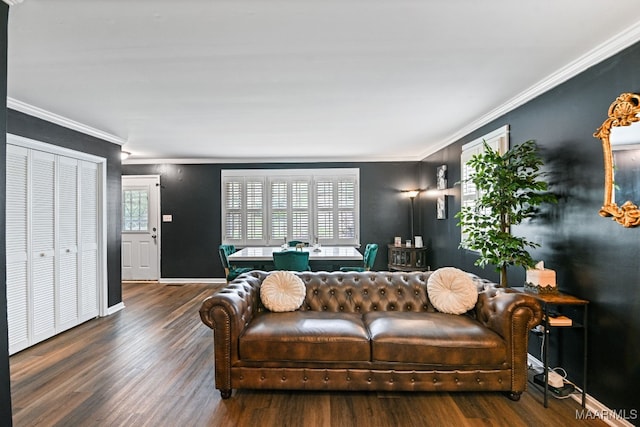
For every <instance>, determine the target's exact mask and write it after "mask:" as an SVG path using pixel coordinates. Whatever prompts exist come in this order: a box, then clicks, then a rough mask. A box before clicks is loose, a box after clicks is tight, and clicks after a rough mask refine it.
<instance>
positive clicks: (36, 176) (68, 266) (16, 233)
mask: <svg viewBox="0 0 640 427" xmlns="http://www.w3.org/2000/svg"><path fill="white" fill-rule="evenodd" d="M8 139H9V140H12V139H17V142H18V143H20V144H18V145H13V144H7V176H6V178H7V179H6V192H7V204H6V205H7V206H6V254H7V256H6V263H7V320H8V324H9V325H8V326H9V328H8V329H9V354H14V353H16V352H18V351H20V350H23V349H25V348H27V347H29V346H31V345H34V344H36V343H38V342H40V341H43V340H45V339H47V338H50V337H52V336H54V335H56V334H58V333H60V332H63V331H65V330H67V329H69V328H72V327H74V326H76V325H79V324H80V323H82V322H85V321H87V320H89V319H92V318H94V317H97V316H98V315H99V314H100V305H99V302H100V291H101V290H103V291H104V288H100V287H101V286H106V282H105V281H104V280H103V279H104V278H103V277H102V276H101V275H100V274H101V272H102V271H104V270H103V267H101V266H102V264H104V262H105V261H104V258H103V257H102V256H101V255H102V254H103V253H104V252H102V251H103V250H104V246H103V245H102V243H101V242H103V241H104V240H103V239H102V238H101V236H102V235H101V234H100V233H101V230H102V229H101V227H100V225H101V221H102V219H103V215H104V211H103V208H102V206H103V205H102V204H101V202H102V200H101V199H100V198H99V196H100V194H101V193H100V189H101V186H102V183H103V182H104V166H101V165H100V163H96V162H92V161H91V160H86V158H87V156H86V155H83V154H82V153H76V152H71V151H70V150H64V152H63V153H60V152H57V151H55V150H56V148H55V147H54V148H53V149H52V152H47V151H46V150H47V149H48V146H47V148H44V149H43V150H41V149H40V147H41V146H44V145H46V144H42V143H37V142H36V143H35V145H36V147H37V148H32V145H31V142H28V141H27V142H25V140H24V139H20V138H18V137H15V136H11V138H8ZM67 153H71V154H69V155H67ZM75 154H78V157H74V155H75ZM98 161H99V160H98Z"/></svg>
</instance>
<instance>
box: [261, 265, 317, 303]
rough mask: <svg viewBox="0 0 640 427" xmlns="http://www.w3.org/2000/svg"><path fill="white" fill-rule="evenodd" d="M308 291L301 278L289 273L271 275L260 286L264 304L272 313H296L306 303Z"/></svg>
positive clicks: (279, 272) (275, 272)
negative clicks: (305, 298)
mask: <svg viewBox="0 0 640 427" xmlns="http://www.w3.org/2000/svg"><path fill="white" fill-rule="evenodd" d="M306 292H307V289H306V288H305V286H304V282H303V281H302V279H301V278H299V277H298V276H296V275H295V274H293V273H291V272H289V271H274V272H273V273H270V274H269V275H268V276H267V277H266V278H265V279H264V280H263V281H262V285H261V286H260V298H261V299H262V304H264V306H265V307H267V308H268V309H269V310H270V311H295V310H297V309H299V308H300V306H301V305H302V303H303V302H304V297H305V294H306Z"/></svg>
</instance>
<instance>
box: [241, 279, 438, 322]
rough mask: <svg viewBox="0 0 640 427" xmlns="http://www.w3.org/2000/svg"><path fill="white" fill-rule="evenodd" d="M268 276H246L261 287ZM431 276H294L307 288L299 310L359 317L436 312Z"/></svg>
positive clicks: (260, 309)
mask: <svg viewBox="0 0 640 427" xmlns="http://www.w3.org/2000/svg"><path fill="white" fill-rule="evenodd" d="M268 274H269V273H268V272H264V271H252V272H250V273H247V274H246V275H249V276H253V277H254V278H256V279H258V280H257V282H259V283H262V280H264V279H265V278H266V277H267V275H268ZM430 274H431V272H430V271H426V272H408V273H407V272H388V271H385V272H380V271H365V272H340V271H333V272H325V271H320V272H299V273H296V275H297V276H298V277H300V278H301V279H302V281H303V282H304V284H305V286H306V288H307V295H306V297H305V300H304V302H303V303H302V306H301V307H300V310H301V311H328V312H344V313H361V314H363V313H367V312H371V311H435V309H434V308H433V306H432V305H431V302H430V301H429V297H428V295H427V280H428V278H429V275H430ZM246 275H244V276H246ZM244 276H241V278H240V279H242V277H244ZM252 281H253V280H252ZM254 283H255V282H254ZM259 306H260V307H259V311H264V310H265V308H264V307H263V306H262V303H261V302H260V303H259Z"/></svg>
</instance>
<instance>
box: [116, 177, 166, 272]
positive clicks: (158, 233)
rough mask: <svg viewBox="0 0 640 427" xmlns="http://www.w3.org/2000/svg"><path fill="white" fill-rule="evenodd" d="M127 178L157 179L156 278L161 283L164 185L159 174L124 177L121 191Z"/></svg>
mask: <svg viewBox="0 0 640 427" xmlns="http://www.w3.org/2000/svg"><path fill="white" fill-rule="evenodd" d="M125 178H155V179H157V181H158V182H157V183H156V188H157V189H158V197H156V199H157V202H156V203H157V205H156V206H155V208H156V218H155V220H156V224H157V230H156V236H157V238H156V242H157V244H158V254H157V259H156V265H157V269H158V270H157V274H156V276H157V277H158V282H160V281H161V279H162V276H161V275H160V274H161V272H162V269H161V265H160V254H161V253H162V222H161V221H160V219H161V214H160V206H162V204H161V203H160V196H161V191H160V189H161V188H162V185H161V184H160V175H159V174H149V175H122V183H121V185H120V187H121V189H120V191H121V192H122V190H123V189H124V180H125ZM120 215H121V216H122V203H120ZM122 232H123V231H122V228H121V229H120V237H121V239H120V240H122ZM120 269H121V270H122V264H121V266H120Z"/></svg>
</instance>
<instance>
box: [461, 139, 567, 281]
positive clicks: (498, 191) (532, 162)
mask: <svg viewBox="0 0 640 427" xmlns="http://www.w3.org/2000/svg"><path fill="white" fill-rule="evenodd" d="M484 149H485V151H484V152H483V153H479V154H476V155H474V156H473V157H472V158H471V159H470V160H469V162H468V165H469V166H470V168H471V169H472V170H473V173H472V174H471V176H470V177H469V178H468V180H469V181H470V182H471V183H473V184H474V185H475V186H476V189H477V190H478V192H479V196H478V198H477V200H476V204H475V206H467V207H463V208H462V209H461V210H460V212H458V213H457V214H456V218H458V220H459V222H458V226H460V227H462V228H463V230H464V232H465V237H464V238H463V240H462V242H460V247H462V248H466V249H471V250H474V251H478V252H479V254H480V257H479V258H478V259H477V260H476V262H475V265H478V266H480V267H482V268H484V267H485V266H486V265H487V264H493V265H495V266H496V271H499V272H500V285H501V286H503V287H506V286H507V267H508V266H510V265H519V266H523V267H525V268H527V267H533V265H534V264H535V261H534V260H533V258H531V255H529V252H527V248H535V247H538V246H540V245H539V244H537V243H535V242H532V241H530V240H527V239H525V238H523V237H518V236H514V235H512V234H511V226H512V225H517V224H520V223H521V222H522V221H524V220H526V219H529V218H532V217H534V216H535V215H536V213H537V212H538V206H539V205H540V204H542V203H547V202H550V203H553V202H555V201H556V198H555V196H554V195H553V194H551V193H548V192H547V189H548V185H547V183H546V182H545V181H544V180H543V179H542V177H543V175H544V174H543V172H542V171H540V167H541V166H542V164H543V161H542V159H541V158H540V156H539V155H538V149H537V146H536V143H535V141H533V140H529V141H526V142H524V143H522V144H520V145H517V146H515V147H513V148H511V149H510V150H508V151H507V152H506V153H504V154H502V155H501V154H500V153H499V152H498V151H496V150H493V149H492V148H491V147H490V146H489V145H487V144H486V143H484Z"/></svg>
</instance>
